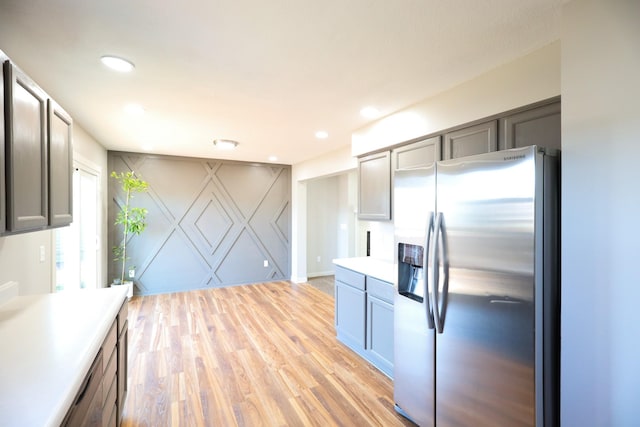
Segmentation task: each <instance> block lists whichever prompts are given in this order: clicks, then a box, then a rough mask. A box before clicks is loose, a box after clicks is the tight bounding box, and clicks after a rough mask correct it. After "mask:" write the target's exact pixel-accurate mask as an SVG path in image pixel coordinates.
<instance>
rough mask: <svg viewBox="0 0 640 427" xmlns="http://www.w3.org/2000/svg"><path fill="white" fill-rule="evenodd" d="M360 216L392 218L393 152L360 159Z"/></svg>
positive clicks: (370, 218)
mask: <svg viewBox="0 0 640 427" xmlns="http://www.w3.org/2000/svg"><path fill="white" fill-rule="evenodd" d="M358 195H359V197H358V218H359V219H364V220H389V219H391V153H390V152H389V151H385V152H383V153H378V154H373V155H371V156H367V157H362V158H360V159H358Z"/></svg>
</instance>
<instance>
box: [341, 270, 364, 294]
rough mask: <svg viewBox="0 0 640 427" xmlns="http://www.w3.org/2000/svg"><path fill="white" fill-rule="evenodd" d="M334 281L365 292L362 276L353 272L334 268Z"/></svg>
mask: <svg viewBox="0 0 640 427" xmlns="http://www.w3.org/2000/svg"><path fill="white" fill-rule="evenodd" d="M336 280H339V281H340V282H342V283H344V284H346V285H349V286H353V287H354V288H357V289H361V290H363V291H364V290H365V280H364V274H361V273H356V272H355V271H353V270H349V269H346V268H342V267H336Z"/></svg>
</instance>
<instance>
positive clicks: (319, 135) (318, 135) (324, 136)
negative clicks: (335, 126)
mask: <svg viewBox="0 0 640 427" xmlns="http://www.w3.org/2000/svg"><path fill="white" fill-rule="evenodd" d="M328 137H329V134H328V133H327V132H325V131H323V130H319V131H318V132H316V138H318V139H327V138H328Z"/></svg>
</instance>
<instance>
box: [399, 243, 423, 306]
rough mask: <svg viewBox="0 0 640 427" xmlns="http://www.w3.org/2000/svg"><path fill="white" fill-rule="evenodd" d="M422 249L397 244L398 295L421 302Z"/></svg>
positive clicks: (406, 244) (405, 244)
mask: <svg viewBox="0 0 640 427" xmlns="http://www.w3.org/2000/svg"><path fill="white" fill-rule="evenodd" d="M423 263H424V248H423V247H422V246H418V245H410V244H408V243H398V293H399V294H400V295H403V296H405V297H407V298H411V299H412V300H415V301H418V302H423V301H424V297H425V280H424V267H423Z"/></svg>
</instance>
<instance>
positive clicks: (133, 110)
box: [124, 104, 144, 116]
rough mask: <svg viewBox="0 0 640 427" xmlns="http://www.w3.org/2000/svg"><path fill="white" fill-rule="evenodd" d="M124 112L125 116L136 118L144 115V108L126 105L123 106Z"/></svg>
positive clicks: (138, 105)
mask: <svg viewBox="0 0 640 427" xmlns="http://www.w3.org/2000/svg"><path fill="white" fill-rule="evenodd" d="M124 111H125V113H127V114H131V115H134V116H138V115H140V114H144V108H143V107H142V105H140V104H127V105H125V106H124Z"/></svg>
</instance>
